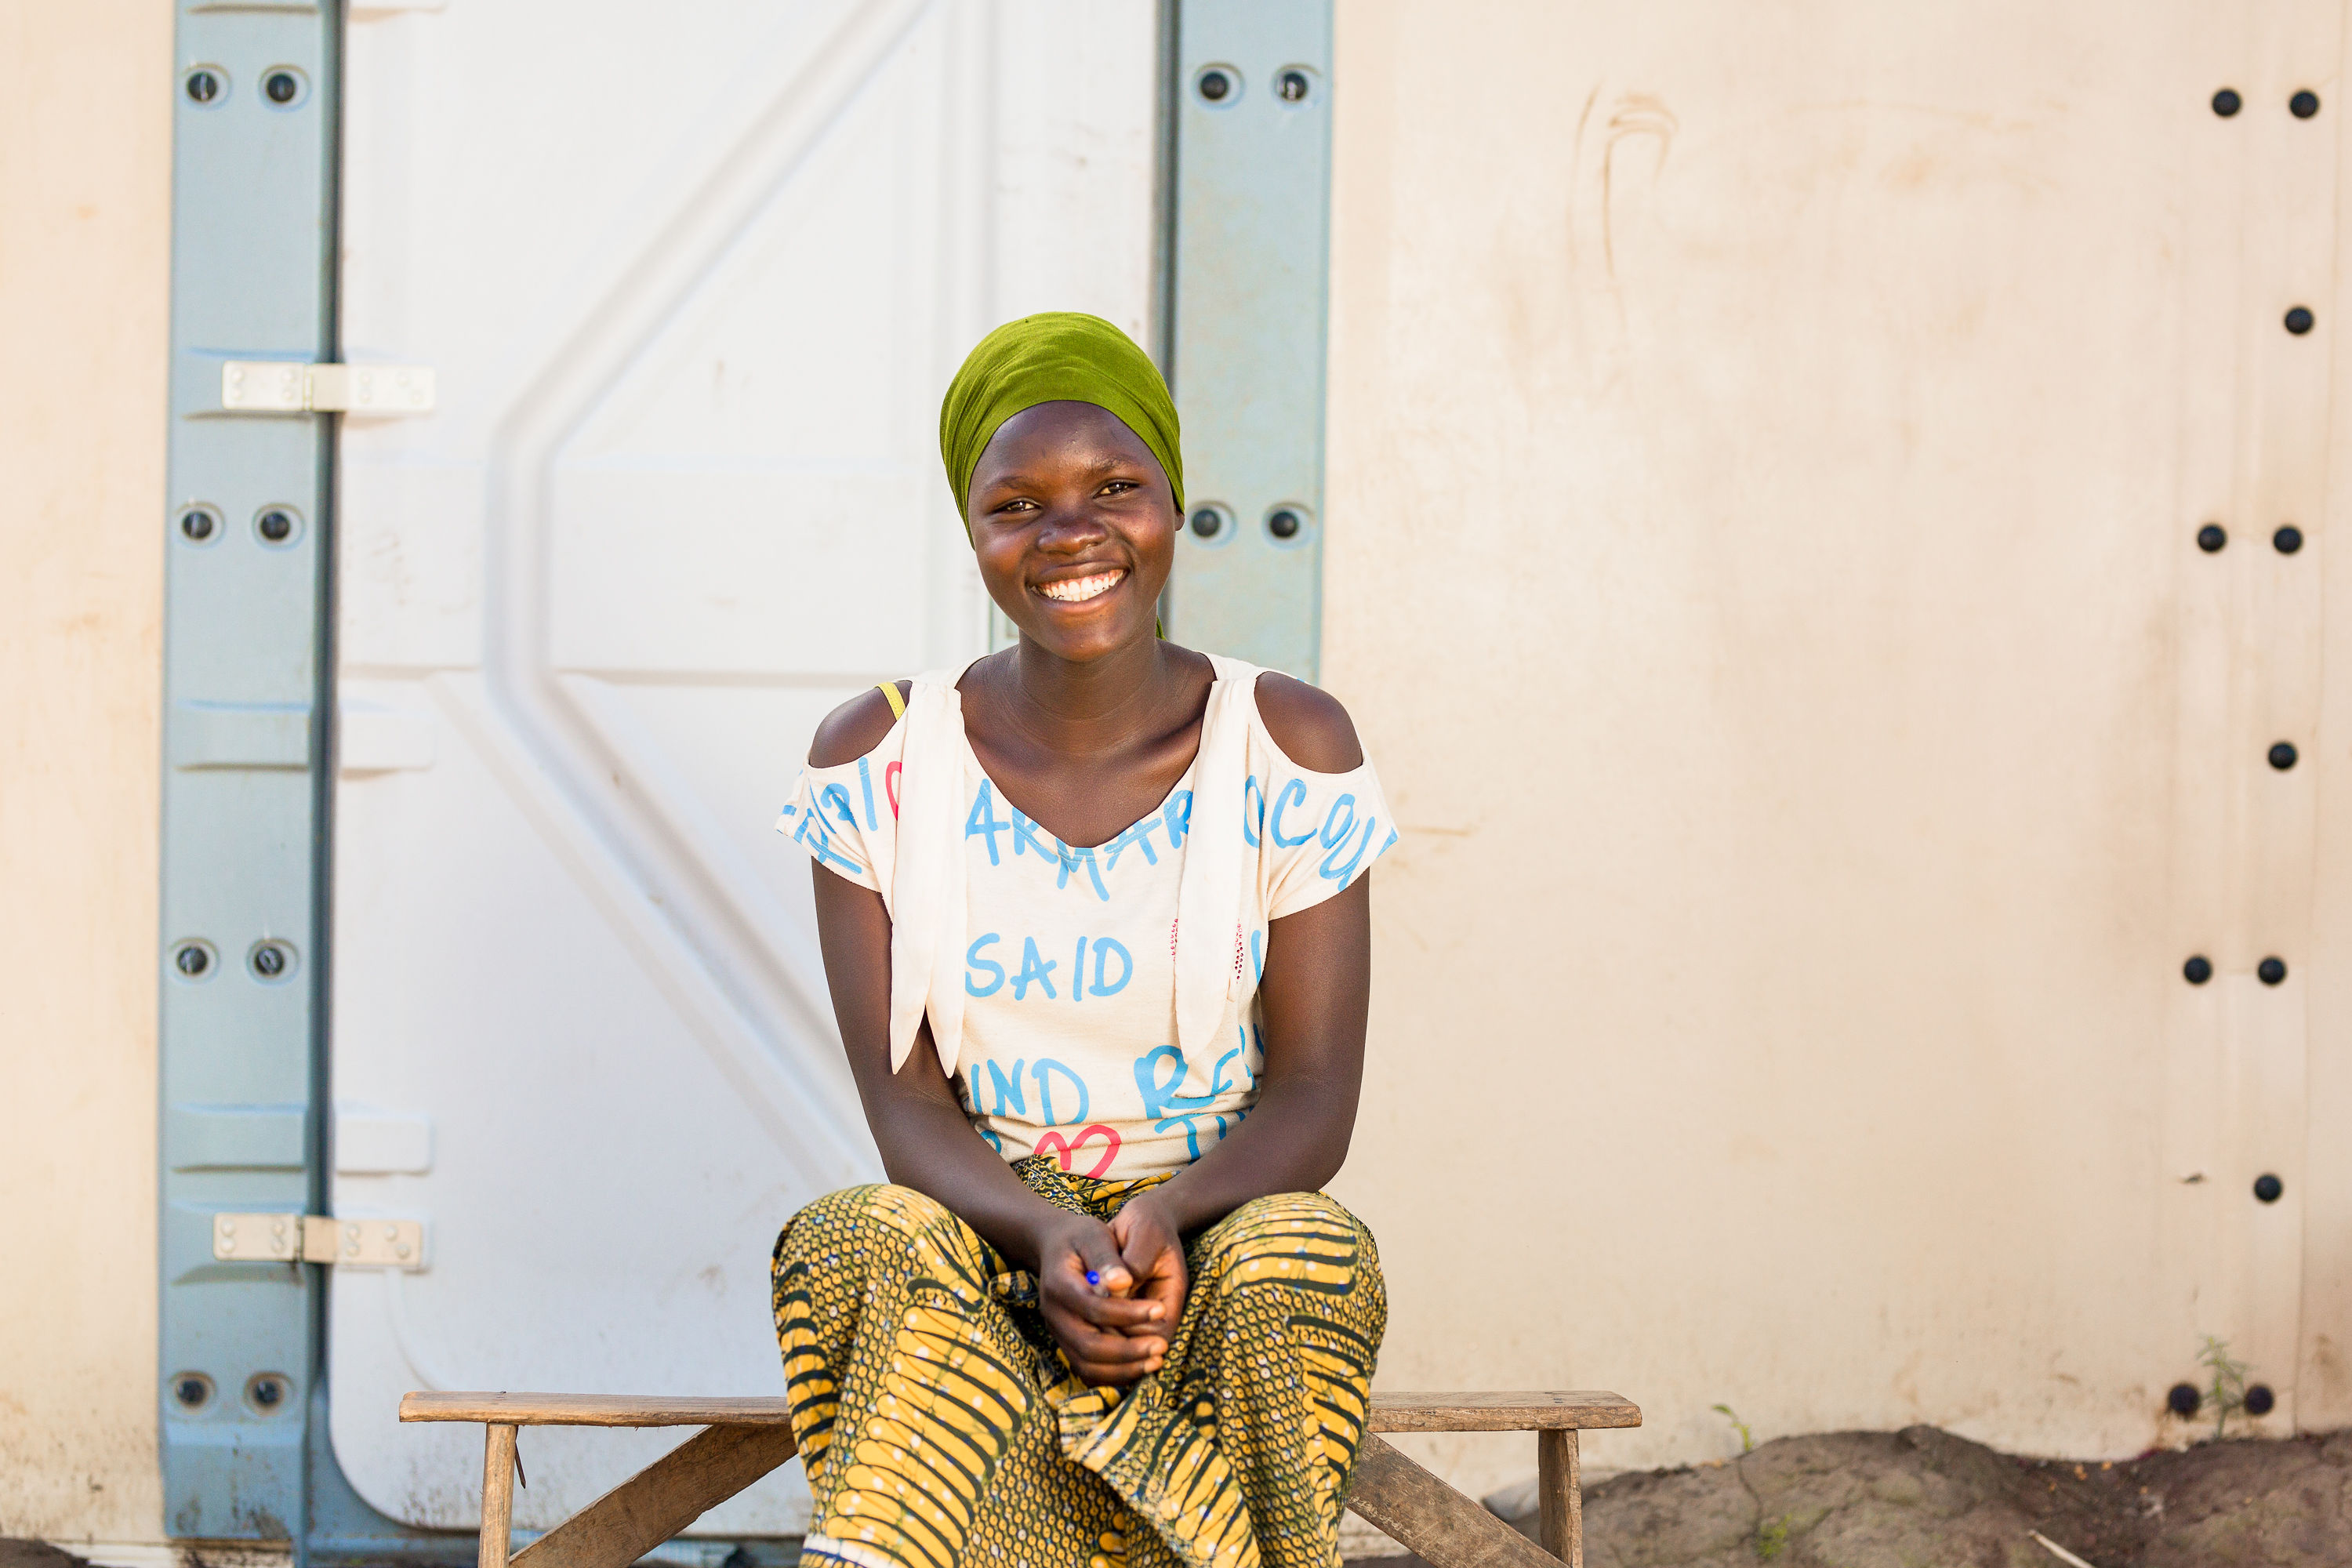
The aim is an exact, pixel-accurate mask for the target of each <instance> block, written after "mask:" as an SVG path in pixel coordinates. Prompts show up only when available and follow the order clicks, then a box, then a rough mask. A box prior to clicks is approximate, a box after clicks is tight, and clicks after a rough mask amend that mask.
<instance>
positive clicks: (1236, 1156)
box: [1111, 673, 1372, 1321]
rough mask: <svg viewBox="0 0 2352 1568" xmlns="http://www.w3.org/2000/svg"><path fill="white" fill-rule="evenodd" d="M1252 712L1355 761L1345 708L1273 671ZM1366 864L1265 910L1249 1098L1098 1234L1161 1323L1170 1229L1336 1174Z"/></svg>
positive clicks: (1329, 757)
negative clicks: (1258, 1042)
mask: <svg viewBox="0 0 2352 1568" xmlns="http://www.w3.org/2000/svg"><path fill="white" fill-rule="evenodd" d="M1256 697H1257V705H1258V712H1259V715H1260V716H1261V717H1262V718H1263V719H1264V720H1265V727H1266V732H1267V733H1268V734H1270V735H1271V736H1273V738H1274V742H1275V743H1276V745H1278V746H1280V747H1281V748H1282V750H1283V752H1285V754H1286V755H1287V756H1288V757H1289V758H1290V759H1291V760H1292V761H1293V762H1295V763H1298V764H1299V765H1300V766H1302V767H1307V768H1311V769H1313V770H1315V771H1316V772H1318V773H1346V772H1348V771H1349V770H1350V769H1353V768H1357V767H1360V766H1362V765H1363V761H1364V752H1363V747H1362V746H1361V745H1360V743H1359V742H1357V739H1356V727H1355V725H1354V724H1353V723H1352V722H1350V721H1349V718H1348V712H1347V710H1346V709H1344V708H1342V707H1340V706H1339V702H1338V701H1337V700H1334V699H1332V698H1331V697H1329V696H1328V695H1327V694H1325V693H1324V692H1321V691H1318V690H1317V689H1315V688H1314V687H1311V686H1307V685H1305V684H1303V683H1302V682H1299V681H1297V680H1293V679H1290V678H1289V677H1288V676H1286V675H1276V674H1272V673H1269V674H1266V675H1265V676H1262V677H1260V678H1259V680H1258V683H1257V693H1256ZM1371 882H1372V879H1371V873H1370V871H1367V872H1365V873H1364V874H1363V875H1362V876H1361V877H1359V878H1358V879H1356V880H1355V882H1354V883H1352V884H1351V885H1350V886H1349V887H1348V888H1347V889H1344V890H1343V891H1341V892H1339V893H1338V894H1336V895H1335V896H1333V897H1331V898H1328V899H1326V900H1323V902H1321V903H1319V904H1317V905H1315V906H1313V907H1312V908H1309V909H1304V910H1299V911H1298V912H1297V914H1292V915H1285V916H1284V917H1282V918H1281V919H1280V920H1277V921H1273V922H1272V923H1271V924H1270V925H1269V926H1268V928H1267V931H1266V949H1265V971H1264V973H1262V974H1261V975H1260V977H1259V980H1258V998H1259V1003H1260V1005H1261V1006H1262V1007H1263V1008H1264V1010H1265V1061H1264V1062H1263V1063H1262V1064H1261V1065H1260V1068H1259V1070H1258V1079H1257V1091H1258V1092H1257V1103H1256V1104H1255V1106H1253V1107H1252V1108H1251V1110H1250V1112H1249V1115H1248V1116H1247V1117H1246V1118H1244V1120H1243V1121H1242V1123H1241V1125H1240V1126H1238V1127H1236V1128H1234V1130H1233V1131H1230V1132H1228V1133H1227V1134H1226V1135H1225V1137H1224V1138H1223V1140H1222V1141H1221V1142H1218V1144H1217V1146H1216V1147H1215V1148H1213V1149H1211V1150H1210V1151H1209V1152H1207V1153H1205V1154H1203V1155H1202V1156H1201V1157H1200V1158H1199V1159H1198V1160H1195V1161H1194V1162H1193V1163H1192V1164H1191V1165H1189V1166H1187V1167H1186V1168H1185V1169H1183V1170H1181V1171H1180V1172H1178V1173H1176V1174H1175V1175H1174V1176H1172V1177H1171V1178H1170V1179H1169V1180H1168V1181H1167V1182H1165V1183H1163V1184H1161V1185H1160V1186H1157V1187H1154V1188H1153V1189H1152V1190H1151V1191H1150V1192H1148V1193H1145V1194H1142V1195H1141V1196H1139V1197H1137V1198H1134V1199H1131V1200H1129V1203H1128V1205H1127V1206H1126V1207H1125V1208H1123V1209H1121V1210H1120V1211H1119V1213H1118V1218H1117V1219H1115V1220H1113V1221H1112V1222H1111V1234H1112V1235H1113V1236H1114V1237H1117V1238H1118V1244H1119V1247H1120V1249H1121V1252H1122V1255H1123V1256H1124V1257H1125V1258H1126V1259H1127V1264H1128V1267H1129V1269H1131V1270H1132V1271H1133V1272H1134V1274H1135V1277H1136V1279H1137V1280H1138V1281H1139V1290H1140V1291H1141V1293H1142V1295H1143V1297H1144V1299H1145V1300H1157V1301H1160V1302H1161V1303H1163V1304H1164V1306H1165V1307H1166V1309H1167V1311H1168V1313H1169V1318H1168V1321H1174V1320H1175V1318H1176V1317H1177V1316H1179V1315H1181V1313H1182V1311H1183V1308H1184V1293H1185V1290H1186V1289H1187V1286H1188V1282H1187V1280H1186V1279H1185V1275H1184V1254H1183V1245H1182V1237H1184V1236H1185V1235H1187V1234H1188V1233H1190V1232H1192V1231H1196V1230H1199V1229H1201V1228H1202V1226H1210V1225H1213V1224H1215V1223H1216V1222H1217V1221H1218V1220H1221V1219H1223V1218H1224V1217H1225V1216H1226V1215H1229V1214H1231V1213H1233V1212H1234V1210H1235V1209H1237V1208H1239V1207H1241V1205H1244V1204H1245V1203H1247V1202H1249V1201H1250V1200H1251V1199H1252V1198H1259V1197H1265V1196H1267V1195H1268V1194H1274V1193H1297V1192H1308V1191H1312V1190H1313V1189H1315V1188H1318V1187H1320V1186H1321V1185H1322V1184H1324V1183H1326V1182H1328V1181H1329V1180H1330V1179H1331V1177H1332V1176H1333V1175H1334V1174H1335V1173H1338V1171H1339V1164H1340V1162H1342V1161H1343V1160H1345V1159H1346V1158H1347V1157H1348V1142H1349V1138H1350V1137H1351V1136H1352V1135H1353V1134H1354V1132H1355V1128H1356V1099H1357V1095H1358V1093H1359V1091H1360V1089H1361V1088H1362V1085H1363V1078H1364V1026H1365V1019H1366V1016H1367V1014H1368V1012H1369V1010H1370V1002H1371V989H1372V961H1371V952H1372V937H1371V910H1372V888H1371Z"/></svg>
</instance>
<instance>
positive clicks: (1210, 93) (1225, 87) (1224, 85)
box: [1201, 71, 1234, 103]
mask: <svg viewBox="0 0 2352 1568" xmlns="http://www.w3.org/2000/svg"><path fill="white" fill-rule="evenodd" d="M1233 90H1234V79H1233V78H1232V77H1229V76H1227V75H1226V74H1225V73H1224V72H1223V71H1202V73H1201V96H1202V98H1205V99H1207V100H1209V101H1210V102H1211V103H1223V102H1224V100H1226V99H1227V98H1229V97H1231V96H1232V94H1233Z"/></svg>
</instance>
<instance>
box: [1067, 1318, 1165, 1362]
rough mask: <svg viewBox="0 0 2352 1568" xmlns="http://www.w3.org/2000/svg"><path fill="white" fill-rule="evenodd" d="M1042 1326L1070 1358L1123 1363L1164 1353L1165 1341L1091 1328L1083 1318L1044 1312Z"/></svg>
mask: <svg viewBox="0 0 2352 1568" xmlns="http://www.w3.org/2000/svg"><path fill="white" fill-rule="evenodd" d="M1045 1326H1046V1327H1047V1328H1049V1329H1051V1330H1052V1331H1054V1338H1055V1342H1058V1343H1059V1344H1060V1345H1061V1347H1062V1348H1063V1350H1065V1351H1066V1352H1068V1353H1069V1354H1070V1355H1071V1356H1072V1357H1074V1358H1080V1359H1084V1360H1087V1361H1093V1362H1109V1363H1129V1362H1141V1361H1146V1360H1149V1359H1150V1358H1151V1357H1153V1356H1155V1355H1161V1354H1164V1353H1166V1351H1167V1342H1165V1341H1163V1340H1159V1339H1152V1338H1135V1337H1130V1336H1129V1335H1127V1334H1124V1333H1121V1332H1119V1331H1118V1330H1116V1329H1113V1330H1109V1331H1104V1330H1101V1329H1097V1328H1095V1327H1094V1326H1093V1325H1091V1324H1089V1323H1087V1322H1086V1321H1084V1320H1083V1319H1076V1318H1057V1316H1056V1315H1055V1314H1052V1313H1048V1314H1047V1316H1046V1319H1045Z"/></svg>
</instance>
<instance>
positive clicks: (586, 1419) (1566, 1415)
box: [400, 1390, 1642, 1432]
mask: <svg viewBox="0 0 2352 1568" xmlns="http://www.w3.org/2000/svg"><path fill="white" fill-rule="evenodd" d="M400 1418H401V1419H402V1420H403V1421H473V1422H480V1423H482V1424H484V1425H492V1426H789V1425H790V1424H791V1422H792V1409H791V1406H790V1405H787V1404H786V1403H785V1401H784V1400H783V1399H782V1397H781V1396H773V1395H770V1396H761V1397H755V1398H731V1399H730V1398H719V1399H679V1398H668V1397H665V1396H662V1395H658V1394H505V1393H498V1394H488V1393H473V1394H467V1393H452V1394H438V1393H432V1394H427V1393H415V1394H407V1395H405V1396H404V1397H403V1398H402V1400H401V1402H400ZM1641 1424H1642V1412H1641V1410H1640V1409H1639V1408H1638V1407H1637V1406H1635V1405H1633V1404H1632V1403H1631V1402H1630V1401H1628V1400H1626V1399H1625V1398H1624V1397H1622V1395H1620V1394H1609V1393H1606V1392H1602V1391H1600V1390H1576V1391H1566V1392H1532V1393H1483V1392H1482V1393H1470V1394H1374V1395H1372V1410H1371V1422H1370V1426H1371V1429H1372V1430H1373V1431H1375V1432H1542V1431H1589V1430H1595V1429H1602V1428H1608V1427H1613V1426H1640V1425H1641Z"/></svg>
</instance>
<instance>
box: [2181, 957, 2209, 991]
mask: <svg viewBox="0 0 2352 1568" xmlns="http://www.w3.org/2000/svg"><path fill="white" fill-rule="evenodd" d="M2180 978H2182V979H2183V980H2186V981H2187V982H2189V984H2191V985H2202V984H2205V983H2206V982H2207V981H2208V980H2210V979H2212V978H2213V961H2212V960H2211V959H2210V958H2208V957H2206V956H2205V955H2204V954H2203V953H2201V952H2200V953H2198V954H2197V955H2196V956H2194V957H2193V958H2191V959H2189V962H2188V963H2184V964H2182V965H2181V966H2180Z"/></svg>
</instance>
